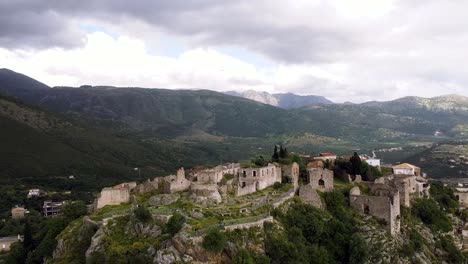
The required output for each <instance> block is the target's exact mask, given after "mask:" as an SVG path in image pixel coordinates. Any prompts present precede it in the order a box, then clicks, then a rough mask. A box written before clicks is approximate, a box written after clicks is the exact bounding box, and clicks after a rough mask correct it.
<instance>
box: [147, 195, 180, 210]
mask: <svg viewBox="0 0 468 264" xmlns="http://www.w3.org/2000/svg"><path fill="white" fill-rule="evenodd" d="M179 198H180V195H179V194H177V193H173V194H158V195H155V196H152V197H151V198H149V200H148V203H149V204H150V205H151V206H154V207H159V206H162V205H169V204H172V203H175V202H177V200H179Z"/></svg>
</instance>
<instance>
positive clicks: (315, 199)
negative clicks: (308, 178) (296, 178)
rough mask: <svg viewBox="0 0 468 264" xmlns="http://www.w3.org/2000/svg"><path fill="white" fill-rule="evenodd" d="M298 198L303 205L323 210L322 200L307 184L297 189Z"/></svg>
mask: <svg viewBox="0 0 468 264" xmlns="http://www.w3.org/2000/svg"><path fill="white" fill-rule="evenodd" d="M299 197H300V198H301V200H302V201H303V202H304V203H305V204H310V205H313V206H315V207H317V208H323V203H322V200H321V199H320V195H319V194H318V193H317V190H316V189H314V187H312V185H310V184H307V185H304V186H301V188H299Z"/></svg>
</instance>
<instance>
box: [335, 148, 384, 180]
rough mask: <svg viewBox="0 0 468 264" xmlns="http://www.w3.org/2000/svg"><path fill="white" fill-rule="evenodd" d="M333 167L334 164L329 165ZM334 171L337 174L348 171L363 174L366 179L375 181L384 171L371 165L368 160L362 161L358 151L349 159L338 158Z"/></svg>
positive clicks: (351, 173) (352, 173) (353, 173)
mask: <svg viewBox="0 0 468 264" xmlns="http://www.w3.org/2000/svg"><path fill="white" fill-rule="evenodd" d="M329 167H330V168H331V167H332V166H331V165H329ZM333 169H334V171H335V174H336V175H341V174H343V172H346V173H348V174H350V175H361V176H362V179H363V180H365V181H373V180H375V179H377V178H379V177H381V176H382V172H381V171H380V170H379V169H378V168H377V167H374V166H370V165H369V164H367V162H365V161H362V160H361V158H360V157H359V155H358V154H357V152H354V155H353V156H352V157H351V158H350V159H349V160H346V159H337V160H336V161H335V166H334V168H333Z"/></svg>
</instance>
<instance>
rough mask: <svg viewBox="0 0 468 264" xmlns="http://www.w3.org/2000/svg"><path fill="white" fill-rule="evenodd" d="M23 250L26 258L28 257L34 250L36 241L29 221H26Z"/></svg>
mask: <svg viewBox="0 0 468 264" xmlns="http://www.w3.org/2000/svg"><path fill="white" fill-rule="evenodd" d="M23 248H24V254H25V257H27V255H28V253H29V252H30V251H32V250H33V249H34V241H33V236H32V231H31V224H30V223H29V220H26V223H25V224H24V238H23Z"/></svg>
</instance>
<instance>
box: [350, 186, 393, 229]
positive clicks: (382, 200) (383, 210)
mask: <svg viewBox="0 0 468 264" xmlns="http://www.w3.org/2000/svg"><path fill="white" fill-rule="evenodd" d="M356 188H358V187H355V188H353V189H351V191H350V198H349V199H350V206H351V207H352V208H353V209H355V210H357V211H359V212H362V213H364V214H368V215H372V216H374V217H377V218H379V219H383V220H385V222H386V223H387V226H388V231H389V232H390V234H392V235H395V234H397V233H399V232H400V199H399V197H400V195H399V192H398V191H397V190H395V189H393V190H392V188H391V187H389V186H385V187H384V186H379V185H378V184H377V186H375V185H374V186H372V190H371V191H372V193H373V195H372V196H370V195H360V191H359V190H356Z"/></svg>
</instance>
